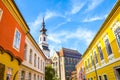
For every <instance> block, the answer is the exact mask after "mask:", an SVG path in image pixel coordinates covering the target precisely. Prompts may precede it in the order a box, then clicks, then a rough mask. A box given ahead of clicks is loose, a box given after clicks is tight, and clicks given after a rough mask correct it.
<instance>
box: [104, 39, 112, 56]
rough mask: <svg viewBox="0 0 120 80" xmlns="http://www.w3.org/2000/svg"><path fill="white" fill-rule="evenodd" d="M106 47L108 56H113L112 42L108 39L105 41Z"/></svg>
mask: <svg viewBox="0 0 120 80" xmlns="http://www.w3.org/2000/svg"><path fill="white" fill-rule="evenodd" d="M105 45H106V50H107V53H108V55H111V54H112V49H111V46H110V42H109V40H108V39H106V40H105Z"/></svg>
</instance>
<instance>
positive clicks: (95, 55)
mask: <svg viewBox="0 0 120 80" xmlns="http://www.w3.org/2000/svg"><path fill="white" fill-rule="evenodd" d="M94 57H95V60H96V63H98V58H97V54H96V52H94Z"/></svg>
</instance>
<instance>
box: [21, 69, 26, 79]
mask: <svg viewBox="0 0 120 80" xmlns="http://www.w3.org/2000/svg"><path fill="white" fill-rule="evenodd" d="M20 80H25V71H21V79H20Z"/></svg>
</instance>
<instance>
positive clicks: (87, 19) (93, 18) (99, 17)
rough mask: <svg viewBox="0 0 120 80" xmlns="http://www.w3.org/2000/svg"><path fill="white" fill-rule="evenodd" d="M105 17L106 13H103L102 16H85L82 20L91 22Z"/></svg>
mask: <svg viewBox="0 0 120 80" xmlns="http://www.w3.org/2000/svg"><path fill="white" fill-rule="evenodd" d="M106 17H107V15H103V16H95V17H92V18H85V19H84V20H83V21H82V22H93V21H97V20H103V19H105V18H106Z"/></svg>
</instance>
